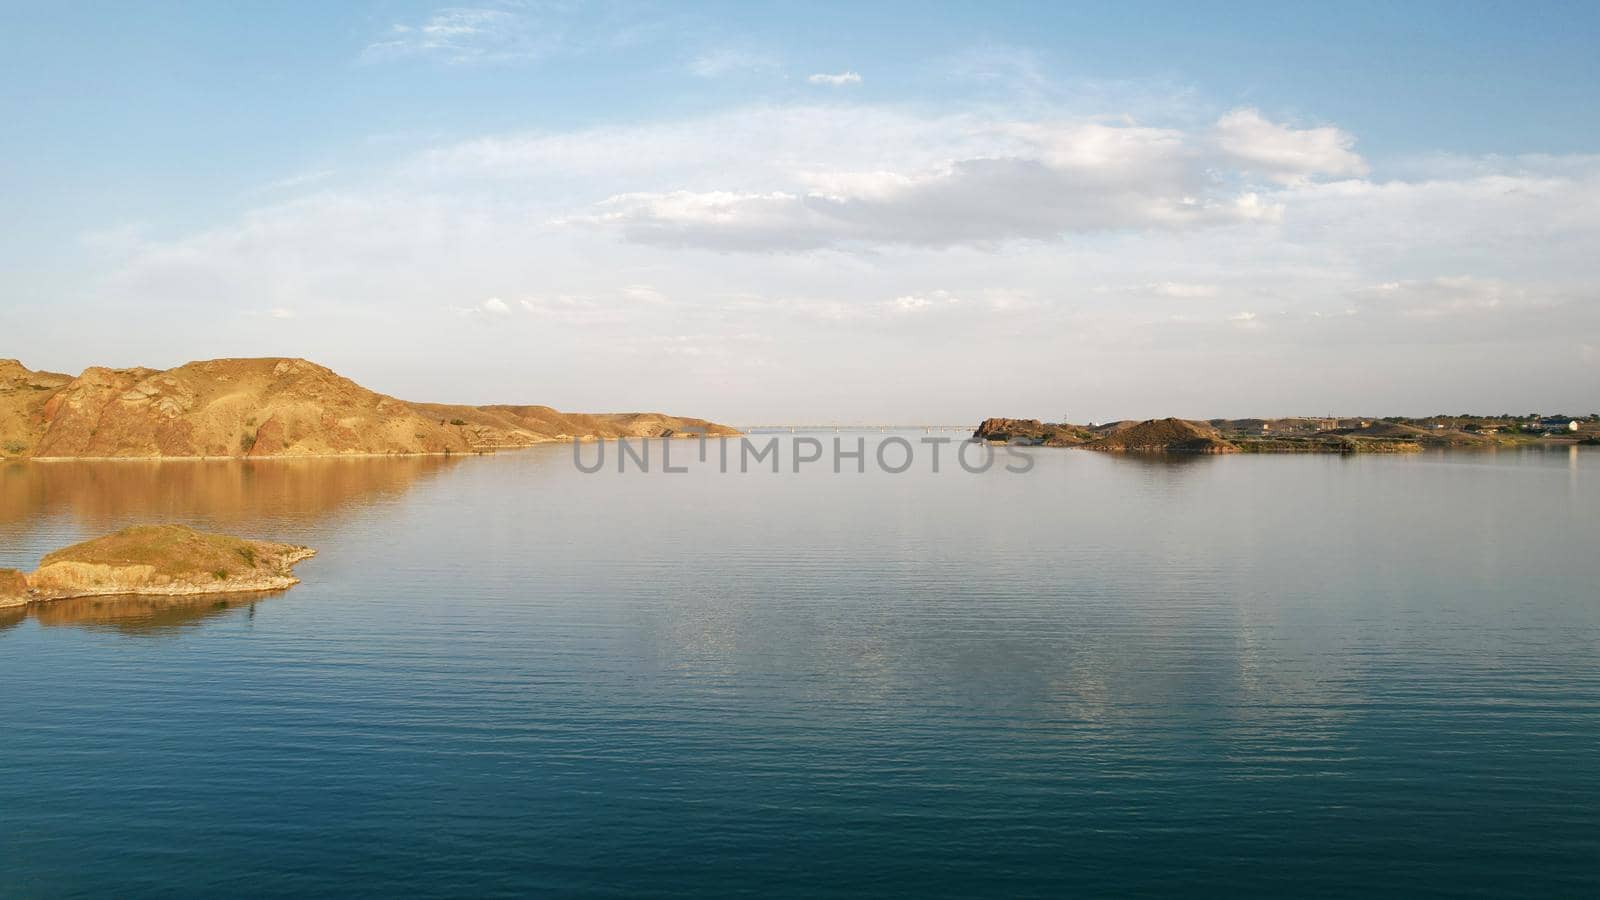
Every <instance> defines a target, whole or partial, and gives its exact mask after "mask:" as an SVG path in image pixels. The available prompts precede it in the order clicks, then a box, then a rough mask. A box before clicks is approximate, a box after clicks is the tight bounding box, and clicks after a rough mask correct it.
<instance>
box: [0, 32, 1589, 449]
mask: <svg viewBox="0 0 1600 900" xmlns="http://www.w3.org/2000/svg"><path fill="white" fill-rule="evenodd" d="M230 6H231V5H223V4H216V5H198V4H145V5H140V6H137V7H135V6H133V5H121V4H118V5H111V4H105V5H90V4H77V5H73V4H58V5H55V6H52V7H37V6H29V7H22V6H15V7H13V8H12V9H11V12H10V13H9V15H8V17H7V28H6V29H5V30H4V33H3V34H0V82H3V84H4V85H5V87H4V88H0V116H3V117H4V121H5V122H6V123H7V127H6V128H5V129H3V130H0V160H3V162H0V214H3V215H4V216H5V220H6V221H8V222H10V223H12V228H11V229H9V232H10V233H9V234H8V238H7V240H6V241H5V242H4V245H3V246H0V264H3V267H4V268H3V271H0V291H3V293H4V295H5V296H7V297H9V298H10V299H9V300H8V301H5V302H4V303H3V304H0V327H3V328H4V329H5V330H7V331H10V332H11V333H12V334H13V335H14V336H15V339H16V340H17V341H18V344H17V345H16V346H7V347H4V348H0V351H3V352H4V354H5V355H16V356H19V357H20V358H22V359H23V360H24V361H25V362H28V363H29V364H31V365H35V366H41V367H49V368H57V369H72V370H75V369H77V368H81V367H82V366H83V365H88V364H92V363H102V362H104V363H111V364H123V365H126V364H137V363H143V364H149V365H170V364H174V363H177V362H182V361H184V360H187V359H191V358H197V357H204V356H211V355H223V354H224V353H226V354H268V353H272V354H277V353H283V354H292V355H305V356H312V357H314V358H317V359H318V360H319V361H322V362H326V363H328V364H330V365H334V366H335V367H336V368H339V369H341V370H342V371H346V372H347V373H348V374H351V375H352V376H354V377H358V378H360V379H361V380H364V381H367V382H372V383H374V386H376V387H379V388H381V389H385V390H389V391H392V392H394V393H400V394H404V395H409V396H419V397H440V398H449V399H456V398H459V399H463V400H471V399H484V400H523V401H541V402H551V403H555V404H557V405H563V406H568V407H573V406H579V405H583V406H588V407H592V408H610V407H616V406H634V405H638V406H644V405H652V406H669V407H673V408H678V409H682V408H685V407H686V406H687V407H690V409H689V410H688V411H691V412H697V413H699V412H704V413H706V414H716V415H722V416H724V417H732V418H737V417H756V418H763V419H771V418H774V417H777V418H783V417H785V416H790V415H793V416H808V417H809V416H815V415H829V416H830V417H833V418H845V419H850V418H858V417H859V418H881V417H882V416H885V415H889V416H891V417H896V414H898V413H905V414H910V415H913V417H916V418H939V419H948V418H957V419H959V418H961V417H970V416H972V415H977V414H991V413H992V414H1017V413H1020V414H1035V415H1055V414H1058V413H1059V409H1058V408H1073V409H1083V410H1085V415H1083V418H1091V417H1095V416H1099V417H1102V418H1104V417H1110V416H1113V415H1135V414H1144V413H1148V414H1165V413H1179V414H1185V415H1201V414H1219V415H1220V414H1235V413H1239V414H1242V413H1291V412H1296V411H1305V410H1306V409H1313V410H1317V411H1320V410H1322V409H1326V408H1328V407H1330V406H1337V407H1339V408H1341V409H1352V410H1355V409H1359V410H1361V411H1367V412H1372V411H1379V412H1383V411H1388V410H1390V409H1395V408H1399V407H1403V408H1401V409H1397V411H1410V412H1433V411H1435V409H1434V408H1433V407H1435V406H1437V407H1438V408H1440V409H1443V408H1451V409H1454V408H1456V407H1458V406H1460V405H1462V404H1463V403H1467V404H1469V405H1482V404H1484V403H1496V402H1500V403H1505V404H1511V405H1519V404H1520V405H1528V404H1534V405H1535V406H1546V405H1551V404H1559V403H1561V402H1566V403H1569V404H1573V403H1580V402H1584V400H1585V398H1586V397H1592V396H1593V395H1594V394H1595V390H1594V388H1595V387H1596V386H1597V369H1596V368H1595V366H1594V364H1593V357H1594V354H1595V352H1596V351H1595V349H1594V348H1595V347H1596V346H1597V345H1600V337H1597V336H1596V334H1595V332H1594V329H1595V324H1596V320H1595V318H1594V316H1593V315H1592V314H1591V311H1592V310H1594V308H1595V306H1596V302H1597V301H1596V298H1595V294H1594V292H1593V291H1594V279H1595V276H1596V274H1597V273H1595V272H1594V271H1593V270H1592V264H1590V263H1588V262H1587V254H1586V253H1585V252H1584V250H1583V248H1584V247H1585V246H1589V244H1588V242H1589V241H1590V239H1592V238H1593V237H1595V235H1594V234H1593V233H1592V232H1591V231H1590V229H1591V228H1592V227H1593V226H1594V219H1595V215H1594V209H1593V195H1592V194H1590V193H1589V192H1590V191H1593V190H1594V187H1595V183H1596V178H1597V175H1596V172H1597V170H1600V165H1597V164H1596V162H1595V157H1594V154H1596V153H1600V125H1597V118H1600V116H1597V113H1596V109H1597V108H1600V104H1597V102H1596V101H1597V100H1600V97H1597V96H1596V94H1597V90H1596V88H1597V85H1600V54H1596V53H1595V52H1594V47H1595V46H1596V43H1595V41H1596V38H1597V37H1600V27H1597V25H1600V6H1596V5H1595V4H1579V3H1572V4H1560V3H1548V4H1537V5H1533V6H1528V5H1513V4H1466V3H1449V4H1425V3H1407V4H1377V3H1373V4H1358V3H1352V4H1333V5H1315V6H1314V5H1309V4H1281V3H1271V4H1268V3H1261V4H1245V3H1236V4H1228V5H1210V6H1208V5H1203V4H1194V3H1181V4H1178V3H1174V4H1116V5H1111V4H1104V5H1100V4H1097V5H1093V6H1091V5H1087V4H1085V5H1071V4H1022V3H992V2H991V3H982V4H937V5H933V4H926V3H902V4H896V3H881V4H821V3H805V4H801V3H784V4H761V5H757V4H748V3H725V4H717V3H701V4H674V5H665V4H637V3H582V2H561V3H511V2H506V3H483V4H477V5H472V4H466V5H462V6H454V7H452V6H443V5H439V4H428V3H373V4H327V5H325V4H309V3H304V4H293V3H285V4H249V5H245V6H244V8H230ZM97 7H98V8H97ZM1008 192H1014V193H1008ZM1508 197H1510V198H1524V199H1526V202H1520V201H1519V200H1516V199H1513V200H1507V199H1506V198H1508ZM997 198H998V199H997ZM1001 200H1003V201H1004V203H1003V204H1002V203H1001V202H1000V201H1001ZM1478 216H1482V217H1483V220H1482V221H1481V222H1479V221H1478V220H1477V219H1476V218H1475V217H1478ZM1472 223H1476V224H1475V225H1474V224H1472ZM330 229H331V230H330ZM1378 232H1381V233H1382V240H1378V239H1376V238H1374V237H1373V235H1374V234H1375V233H1378ZM1380 297H1381V298H1391V299H1384V300H1379V299H1375V298H1380ZM641 298H644V299H642V300H641ZM1392 298H1400V299H1392ZM502 307H504V309H502ZM978 309H982V310H983V312H982V313H981V314H980V313H978V312H975V311H974V310H978ZM958 311H959V315H957V312H958ZM938 316H944V317H945V321H943V322H942V323H941V322H939V321H937V317H938ZM178 317H181V319H182V320H183V321H186V322H188V323H190V327H189V328H187V329H185V330H184V332H183V333H182V334H175V333H173V332H172V330H171V329H170V328H166V327H163V323H165V322H169V321H172V320H173V319H175V318H178ZM1485 317H1489V320H1485ZM1493 317H1500V319H1498V320H1495V319H1493ZM1335 319H1339V321H1337V322H1335V321H1334V320H1335ZM1358 321H1361V322H1371V323H1373V324H1371V325H1370V326H1368V327H1369V328H1370V329H1371V331H1370V332H1363V331H1362V329H1361V328H1359V327H1357V325H1356V324H1355V323H1356V322H1358ZM1313 326H1315V327H1313ZM1407 327H1410V328H1413V329H1414V330H1415V333H1409V332H1407V331H1406V330H1405V329H1406V328H1407ZM1319 328H1320V329H1321V330H1320V331H1319V330H1318V329H1319ZM1185 329H1188V330H1187V332H1185ZM1214 331H1216V332H1217V333H1213V332H1214ZM377 337H382V338H386V339H388V340H386V341H375V340H374V338H377ZM417 342H425V343H426V344H427V345H428V346H430V347H432V348H434V350H433V351H432V352H430V354H429V356H430V363H429V365H428V367H427V371H423V370H422V368H423V367H421V366H419V365H418V364H417V362H416V359H415V356H414V355H413V354H411V353H408V352H407V351H406V350H405V349H404V348H405V347H406V346H407V345H412V344H415V343H417ZM963 342H966V343H967V345H969V346H971V345H972V344H973V343H974V342H976V343H977V346H975V347H971V349H973V350H975V351H977V353H978V354H981V355H982V356H983V357H985V358H993V357H994V356H995V355H997V354H1004V353H1006V352H1007V348H1019V349H1022V348H1026V350H1027V354H1026V355H1027V356H1028V357H1029V358H1033V357H1034V356H1035V355H1036V354H1037V353H1039V352H1045V353H1049V352H1050V351H1051V349H1052V348H1057V349H1059V350H1060V352H1061V355H1062V356H1063V357H1066V358H1069V359H1074V360H1081V363H1080V365H1081V366H1082V369H1081V370H1076V371H1075V370H1073V368H1072V367H1071V366H1066V367H1065V368H1063V367H1062V366H1057V367H1053V368H1052V367H1033V366H1029V365H1023V366H1019V367H1016V368H1015V369H1013V370H1010V371H1008V372H1005V373H995V372H987V373H983V374H980V375H976V376H974V375H972V374H970V373H969V374H967V375H966V376H962V377H957V376H942V375H937V374H929V373H928V372H926V371H925V368H926V367H927V366H928V365H929V360H939V361H940V362H939V364H938V366H937V368H939V369H940V370H941V371H945V370H947V367H948V365H950V364H951V363H953V362H958V361H959V359H960V356H961V352H962V347H963ZM1397 342H1398V343H1397ZM1552 342H1553V343H1555V344H1559V345H1561V346H1563V347H1564V348H1565V349H1564V350H1560V351H1558V352H1557V353H1556V354H1555V356H1554V358H1553V359H1545V360H1542V361H1540V362H1539V363H1536V364H1533V365H1531V366H1530V367H1528V369H1527V371H1523V372H1519V373H1517V374H1514V375H1505V374H1504V373H1502V375H1501V377H1500V378H1498V379H1497V380H1485V379H1482V378H1480V377H1478V376H1477V373H1476V370H1475V369H1474V366H1473V361H1474V360H1476V359H1481V358H1482V356H1483V355H1484V354H1486V353H1490V354H1503V353H1512V352H1517V353H1521V352H1526V349H1527V348H1528V347H1533V346H1539V345H1541V344H1543V345H1546V346H1547V349H1548V345H1549V344H1551V343H1552ZM7 343H8V344H9V343H10V342H7ZM1374 343H1383V344H1390V345H1395V346H1398V347H1401V348H1403V349H1402V350H1401V351H1399V352H1398V353H1397V352H1396V351H1395V350H1393V349H1390V350H1388V351H1384V350H1374V349H1362V350H1357V349H1354V348H1357V347H1368V348H1370V347H1371V346H1372V345H1373V344H1374ZM386 344H387V346H386ZM1113 348H1120V349H1117V350H1116V352H1113ZM535 351H536V352H535ZM1352 354H1354V355H1355V356H1356V357H1357V358H1359V359H1360V363H1359V364H1357V363H1355V362H1351V359H1352ZM1397 355H1398V356H1401V357H1404V358H1409V359H1413V360H1427V361H1429V363H1430V365H1429V366H1428V368H1429V370H1430V371H1431V372H1432V373H1433V375H1432V376H1431V377H1424V378H1422V380H1421V381H1418V380H1417V376H1416V375H1414V374H1411V373H1410V372H1408V371H1407V370H1406V369H1405V368H1404V367H1403V366H1398V365H1395V364H1393V363H1392V362H1385V361H1384V360H1392V359H1394V358H1395V357H1396V356H1397ZM1130 358H1131V359H1132V360H1133V361H1135V362H1136V363H1137V366H1136V368H1137V369H1138V370H1139V371H1144V372H1150V373H1154V374H1151V375H1149V376H1141V377H1134V378H1128V379H1124V380H1122V381H1116V380H1110V381H1108V380H1107V379H1106V377H1105V373H1106V371H1107V369H1108V367H1111V366H1115V365H1118V364H1120V363H1122V362H1124V361H1127V360H1128V359H1130ZM1243 360H1248V361H1249V364H1250V365H1252V366H1259V367H1265V368H1266V369H1268V370H1270V371H1275V372H1282V373H1283V377H1282V378H1280V379H1273V380H1271V381H1272V383H1274V384H1278V385H1281V387H1278V388H1276V389H1274V388H1272V387H1270V386H1268V385H1263V384H1262V383H1261V382H1260V381H1259V380H1250V379H1242V378H1240V377H1239V376H1238V375H1237V369H1238V367H1239V366H1240V364H1241V361H1243ZM1308 360H1309V361H1311V362H1313V363H1315V366H1313V367H1312V368H1313V371H1312V372H1311V373H1309V374H1308V373H1307V372H1306V363H1307V361H1308ZM592 364H598V366H597V369H598V371H599V372H600V373H601V374H597V375H591V376H589V377H586V378H584V379H582V380H581V383H574V379H572V378H571V377H569V376H567V374H566V373H568V372H570V371H572V367H574V366H578V365H592ZM1197 366H1198V371H1200V372H1201V373H1202V376H1203V377H1202V379H1201V382H1202V383H1201V384H1200V385H1199V386H1191V387H1190V388H1189V389H1188V390H1175V389H1173V388H1172V386H1171V381H1172V378H1171V376H1172V373H1176V372H1194V371H1197V369H1196V367H1197ZM1316 366H1321V367H1322V368H1320V369H1317V368H1316ZM1374 371H1376V373H1377V374H1372V373H1373V372H1374ZM646 373H655V374H648V375H647V374H646ZM1318 374H1320V375H1321V376H1322V377H1316V376H1317V375H1318ZM945 377H948V378H949V379H950V380H949V381H948V382H945V381H943V380H942V379H944V378H945ZM1402 379H1404V380H1405V381H1406V384H1405V385H1404V386H1397V384H1396V382H1397V381H1399V380H1402ZM1058 381H1059V382H1061V383H1057V382H1058ZM1330 383H1331V384H1332V386H1330ZM490 384H494V385H497V387H489V386H487V385H490ZM861 384H868V385H871V387H869V388H866V389H862V388H861V387H860V385H861ZM641 385H646V386H643V387H642V386H641ZM491 394H492V396H489V395H491ZM934 397H942V398H944V399H943V400H935V399H934ZM1591 405H1592V404H1591ZM1041 407H1042V408H1041ZM1530 408H1532V407H1530Z"/></svg>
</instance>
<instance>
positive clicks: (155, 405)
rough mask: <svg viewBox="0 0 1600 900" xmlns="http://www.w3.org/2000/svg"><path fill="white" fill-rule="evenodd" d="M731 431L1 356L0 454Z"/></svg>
mask: <svg viewBox="0 0 1600 900" xmlns="http://www.w3.org/2000/svg"><path fill="white" fill-rule="evenodd" d="M702 432H704V433H706V434H710V435H713V436H716V435H729V434H737V433H738V432H737V431H735V430H734V429H732V428H728V427H727V426H724V425H718V424H716V423H713V422H707V421H705V420H703V419H687V418H677V417H674V416H666V415H661V414H657V413H622V414H599V415H586V414H569V413H561V412H557V411H556V410H554V409H551V408H549V407H546V406H454V405H448V404H435V403H410V402H407V401H404V400H398V399H395V398H394V397H389V396H386V395H384V394H379V393H376V392H374V391H370V390H368V389H366V388H364V387H362V386H361V385H358V384H356V383H355V382H353V381H351V380H350V379H348V378H344V377H342V376H340V375H338V374H337V373H335V372H333V371H332V370H330V369H328V368H326V367H323V366H319V365H317V364H315V363H311V362H307V361H306V360H303V359H278V358H269V359H215V360H208V361H205V362H193V363H189V364H187V365H183V366H179V367H177V368H175V369H169V370H166V371H158V370H155V369H144V368H134V369H106V368H99V367H95V368H90V369H86V370H84V372H83V374H81V375H79V376H78V377H76V378H72V377H69V376H66V375H56V374H53V373H48V372H33V371H30V370H28V369H26V368H24V367H23V366H22V365H21V364H20V363H18V362H16V361H15V360H0V456H10V457H35V458H59V457H73V458H98V457H257V458H259V457H271V456H328V455H349V454H373V453H375V454H414V453H471V452H477V451H483V450H490V449H495V448H502V447H522V446H528V445H531V444H536V443H540V442H545V441H554V440H568V439H571V438H585V439H594V438H616V437H660V436H670V435H687V434H700V433H702Z"/></svg>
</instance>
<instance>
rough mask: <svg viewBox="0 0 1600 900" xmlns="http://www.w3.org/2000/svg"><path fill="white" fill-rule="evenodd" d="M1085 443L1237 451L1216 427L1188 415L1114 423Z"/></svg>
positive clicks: (1183, 450) (1186, 450)
mask: <svg viewBox="0 0 1600 900" xmlns="http://www.w3.org/2000/svg"><path fill="white" fill-rule="evenodd" d="M1084 447H1085V448H1086V449H1089V450H1134V451H1151V450H1158V451H1164V452H1174V453H1235V452H1238V449H1239V448H1237V447H1235V446H1234V445H1233V444H1230V443H1228V442H1227V441H1226V440H1223V438H1222V435H1221V434H1220V433H1218V431H1217V430H1216V429H1215V428H1212V427H1211V426H1210V425H1208V424H1206V423H1204V422H1191V421H1189V420H1187V419H1149V420H1147V421H1144V422H1138V423H1126V422H1118V423H1115V427H1113V428H1111V429H1109V431H1108V433H1106V434H1105V435H1104V436H1103V437H1100V438H1098V439H1096V440H1094V441H1092V442H1090V443H1088V444H1085V445H1084Z"/></svg>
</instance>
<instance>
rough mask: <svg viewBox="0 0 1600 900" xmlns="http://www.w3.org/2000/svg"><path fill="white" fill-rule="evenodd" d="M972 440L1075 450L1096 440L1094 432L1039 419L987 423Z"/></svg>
mask: <svg viewBox="0 0 1600 900" xmlns="http://www.w3.org/2000/svg"><path fill="white" fill-rule="evenodd" d="M972 436H973V437H974V438H976V439H978V440H980V441H999V442H1001V443H1008V444H1010V443H1022V444H1033V445H1038V446H1044V447H1076V446H1079V445H1081V444H1085V443H1088V442H1089V441H1092V440H1094V438H1095V434H1094V432H1092V431H1090V430H1088V429H1087V428H1082V427H1080V426H1077V425H1066V424H1060V425H1055V424H1051V423H1049V422H1041V421H1039V420H1038V419H984V420H983V421H982V422H981V423H979V425H978V428H977V430H975V431H973V432H972Z"/></svg>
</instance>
